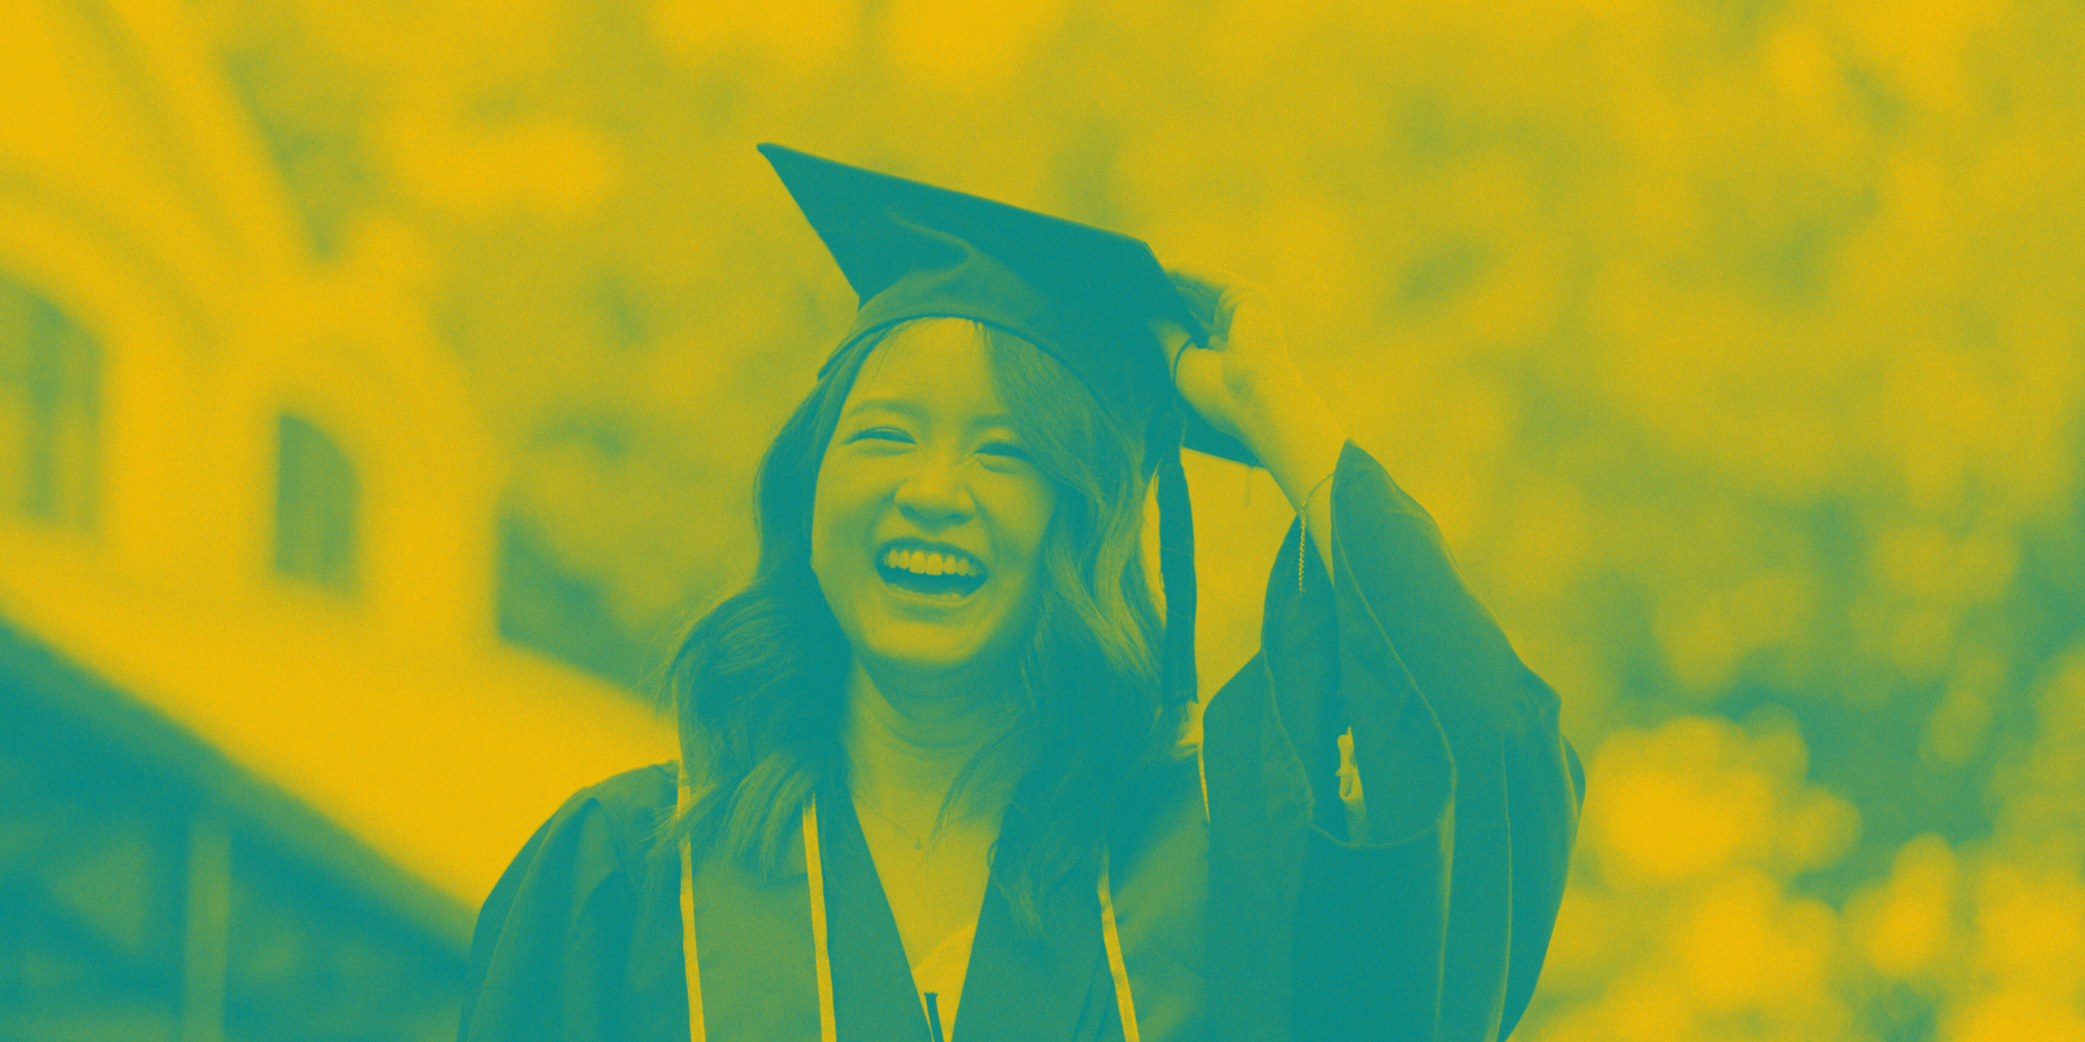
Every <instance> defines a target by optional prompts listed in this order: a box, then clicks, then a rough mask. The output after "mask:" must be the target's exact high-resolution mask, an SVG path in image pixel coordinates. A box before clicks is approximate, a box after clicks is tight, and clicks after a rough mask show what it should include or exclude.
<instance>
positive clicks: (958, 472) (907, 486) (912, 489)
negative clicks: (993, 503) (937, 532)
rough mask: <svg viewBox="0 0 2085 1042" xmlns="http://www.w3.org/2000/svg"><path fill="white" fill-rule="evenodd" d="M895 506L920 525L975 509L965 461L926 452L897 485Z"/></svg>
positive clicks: (944, 521) (954, 518) (962, 515)
mask: <svg viewBox="0 0 2085 1042" xmlns="http://www.w3.org/2000/svg"><path fill="white" fill-rule="evenodd" d="M895 498H896V500H897V504H898V509H900V510H902V511H904V512H905V514H906V516H907V517H910V518H911V519H912V520H914V521H916V522H919V523H921V524H927V525H935V526H939V525H945V524H949V523H951V522H957V521H962V520H963V519H965V518H967V517H969V516H970V515H971V514H972V513H975V512H976V509H977V504H976V502H975V501H973V500H972V499H971V498H970V482H969V480H968V478H967V477H966V475H965V474H964V461H963V460H962V459H959V458H951V457H949V456H948V455H947V454H945V453H929V454H925V458H923V459H922V461H921V464H920V467H919V469H918V470H916V471H914V472H913V473H912V475H911V476H910V477H908V478H906V479H905V481H904V482H903V483H902V484H900V485H899V486H898V491H897V494H896V497H895Z"/></svg>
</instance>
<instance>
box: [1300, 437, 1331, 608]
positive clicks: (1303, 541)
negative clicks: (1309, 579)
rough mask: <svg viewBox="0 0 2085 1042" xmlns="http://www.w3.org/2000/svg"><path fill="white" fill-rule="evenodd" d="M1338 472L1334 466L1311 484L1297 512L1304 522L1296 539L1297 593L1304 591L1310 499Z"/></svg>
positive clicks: (1315, 496) (1308, 542)
mask: <svg viewBox="0 0 2085 1042" xmlns="http://www.w3.org/2000/svg"><path fill="white" fill-rule="evenodd" d="M1337 473H1339V468H1338V467H1337V466H1334V467H1333V468H1332V474H1327V475H1325V476H1324V477H1322V478H1319V479H1318V483H1317V484H1315V485H1312V486H1310V491H1309V492H1306V493H1304V494H1303V509H1302V510H1301V511H1299V512H1298V513H1297V517H1296V519H1297V520H1298V521H1300V522H1302V523H1303V534H1302V536H1301V538H1298V539H1297V540H1296V592H1297V593H1302V592H1303V549H1304V547H1307V546H1309V545H1310V501H1311V500H1313V499H1316V498H1317V495H1318V490H1319V489H1321V488H1324V487H1325V482H1327V481H1330V480H1332V475H1333V474H1337Z"/></svg>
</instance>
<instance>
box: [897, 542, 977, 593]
mask: <svg viewBox="0 0 2085 1042" xmlns="http://www.w3.org/2000/svg"><path fill="white" fill-rule="evenodd" d="M876 571H877V572H878V573H880V574H881V575H882V576H883V581H884V582H887V583H889V584H891V585H892V586H895V587H897V588H899V589H901V590H909V591H911V592H913V593H917V594H921V595H924V596H928V597H939V598H942V599H945V600H951V601H959V600H962V599H963V598H965V597H968V596H970V595H971V594H972V593H975V592H977V588H978V587H980V586H983V585H984V582H985V567H984V565H983V564H982V563H981V562H979V561H978V559H977V558H975V557H972V556H970V555H969V554H966V553H964V552H963V551H961V550H957V549H955V548H953V547H944V546H929V545H926V544H913V543H903V544H893V545H891V546H887V547H885V548H884V549H883V552H882V553H880V554H878V555H877V557H876Z"/></svg>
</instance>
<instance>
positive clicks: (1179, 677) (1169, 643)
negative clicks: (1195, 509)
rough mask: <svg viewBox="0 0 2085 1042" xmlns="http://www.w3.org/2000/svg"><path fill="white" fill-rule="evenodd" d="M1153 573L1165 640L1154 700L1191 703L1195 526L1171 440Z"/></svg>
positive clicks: (1162, 474)
mask: <svg viewBox="0 0 2085 1042" xmlns="http://www.w3.org/2000/svg"><path fill="white" fill-rule="evenodd" d="M1158 574H1159V581H1160V582H1162V583H1164V584H1165V596H1166V637H1165V650H1164V652H1163V653H1162V656H1161V658H1160V677H1159V683H1160V693H1159V697H1160V699H1161V701H1162V702H1163V703H1164V704H1165V706H1166V708H1168V709H1171V708H1174V707H1177V706H1181V705H1185V704H1187V703H1189V702H1192V701H1194V700H1195V699H1196V697H1197V695H1198V691H1197V689H1196V686H1195V524H1194V515H1193V513H1192V510H1191V508H1190V506H1189V504H1188V498H1187V474H1186V472H1184V471H1182V470H1181V469H1180V447H1179V444H1178V443H1177V442H1175V443H1174V444H1173V445H1172V447H1171V448H1169V449H1167V450H1166V453H1165V455H1163V456H1161V457H1160V458H1159V461H1158Z"/></svg>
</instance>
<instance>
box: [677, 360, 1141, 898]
mask: <svg viewBox="0 0 2085 1042" xmlns="http://www.w3.org/2000/svg"><path fill="white" fill-rule="evenodd" d="M921 321H934V320H928V319H921V320H914V321H913V322H906V323H899V324H897V325H895V326H892V327H890V328H888V329H885V330H881V331H879V332H874V333H870V334H868V335H865V336H863V337H862V338H861V339H860V340H858V341H857V342H856V343H854V344H853V345H851V346H849V347H848V348H847V349H846V350H845V351H844V352H843V353H842V354H841V356H840V358H839V359H838V360H837V361H836V363H835V364H834V365H832V366H831V367H830V368H829V369H828V370H827V372H826V373H825V374H824V376H823V377H822V378H821V379H820V380H819V383H818V386H817V387H816V388H814V389H813V390H812V391H811V393H810V394H809V395H808V396H807V397H806V398H805V399H804V401H803V402H802V404H800V405H799V406H798V407H797V409H796V412H795V413H794V414H793V415H792V416H791V417H790V418H789V421H788V422H787V423H785V424H784V425H783V427H782V430H781V432H780V433H779V434H777V435H776V436H775V440H774V442H773V443H772V444H771V445H769V446H768V450H767V454H766V455H765V456H764V457H763V458H762V461H761V466H760V474H759V479H758V481H759V485H758V493H757V498H756V502H757V503H758V507H759V532H760V559H759V564H758V566H757V567H756V569H755V571H754V575H753V578H752V579H751V581H749V582H748V583H747V584H746V586H745V588H744V589H742V590H740V591H739V592H738V593H736V594H734V595H733V596H731V597H730V598H728V599H726V600H725V601H723V602H722V603H720V604H718V605H717V606H716V607H715V608H713V609H711V610H710V611H709V612H708V613H707V614H706V615H704V616H703V617H702V618H701V619H699V620H698V621H697V622H696V623H695V624H694V626H693V627H692V628H691V629H690V630H689V632H688V635H687V637H686V638H685V639H684V640H683V641H682V642H681V645H680V650H679V652H678V653H677V654H676V655H675V656H674V658H673V660H672V662H671V663H670V664H669V666H668V668H667V673H666V682H667V686H668V691H669V693H670V694H671V696H672V698H673V701H674V704H675V707H676V711H677V714H678V717H679V724H680V733H681V748H682V751H683V756H684V758H686V759H687V760H688V761H689V762H688V770H689V772H690V775H691V778H692V780H693V783H694V785H695V787H696V790H697V791H698V792H703V793H705V794H704V795H703V796H702V797H701V798H700V799H699V800H698V801H697V802H696V804H695V806H694V807H692V808H691V809H690V811H689V812H688V813H687V814H685V815H683V816H681V817H679V818H677V819H675V820H674V821H672V822H669V823H668V825H667V826H666V827H665V828H664V829H662V830H661V838H662V839H664V840H666V841H667V842H665V843H662V845H661V848H662V850H664V849H671V848H672V847H674V846H676V845H677V841H678V839H679V837H681V836H683V835H685V836H688V837H689V838H690V839H692V840H693V841H694V842H695V844H696V849H698V850H705V851H707V850H712V849H715V846H716V845H718V844H721V845H722V850H723V852H724V853H726V854H728V855H729V856H730V857H732V858H734V859H736V860H738V861H739V862H740V863H741V864H743V865H745V866H746V867H748V868H751V869H755V870H758V871H760V872H762V873H763V874H765V875H767V876H768V877H769V878H774V877H775V876H776V875H778V874H779V873H780V871H781V870H782V867H783V858H784V855H785V852H786V851H787V850H788V849H789V838H790V835H791V832H792V830H793V829H794V828H795V825H796V820H797V815H798V814H799V813H800V812H801V809H802V807H803V805H804V802H805V801H806V800H807V799H808V798H809V797H810V796H811V794H812V793H814V792H817V791H819V790H820V789H821V788H824V787H827V786H828V783H831V782H834V781H838V780H842V779H844V778H845V777H846V753H845V751H844V750H843V748H842V747H841V741H840V735H841V729H842V726H843V723H844V719H845V697H844V685H845V681H846V676H847V670H848V667H849V665H850V663H851V650H850V647H849V645H848V642H847V639H846V637H845V636H844V635H843V634H842V633H841V630H840V627H839V623H838V622H837V621H836V620H835V619H834V618H833V615H832V611H831V609H830V608H829V607H828V606H827V604H826V601H825V597H824V594H823V592H822V591H821V590H820V588H819V585H818V581H817V579H816V577H815V576H814V575H813V574H812V571H811V517H812V506H813V503H812V498H813V492H814V490H815V488H816V486H817V481H818V470H819V466H820V464H821V463H822V461H823V459H824V456H825V450H826V446H827V444H828V443H829V442H830V441H831V440H832V436H833V431H834V429H835V428H836V427H837V426H838V423H839V415H840V409H841V406H842V404H843V403H844V402H845V401H846V398H847V393H848V391H849V390H850V389H851V388H852V386H853V384H854V380H855V377H856V375H857V374H858V373H859V372H860V371H861V367H862V363H863V361H864V359H866V358H867V357H868V355H869V353H870V352H871V351H873V350H875V348H876V347H877V346H878V345H879V344H881V343H883V342H885V341H887V340H889V339H890V338H892V337H894V336H897V335H900V334H901V333H903V332H904V331H905V330H906V329H907V328H909V327H911V326H912V325H914V324H916V323H917V322H921ZM971 325H972V326H973V327H974V329H975V330H976V331H977V334H978V336H979V337H980V338H981V340H982V342H983V344H984V346H985V348H986V351H987V355H988V358H989V360H990V364H991V365H990V367H991V372H992V379H993V384H994V389H995V390H997V391H998V393H999V396H1000V399H1001V400H1002V401H1003V402H1004V403H1005V404H1006V406H1007V409H1008V411H1009V413H1010V414H1011V415H1012V416H1013V426H1014V427H1015V430H1016V431H1017V432H1018V433H1019V434H1020V436H1021V438H1022V439H1023V441H1024V442H1025V443H1026V445H1027V446H1028V449H1029V454H1030V456H1031V458H1032V459H1033V460H1034V461H1035V464H1036V467H1037V468H1038V469H1039V470H1040V471H1041V472H1042V473H1043V474H1044V475H1045V476H1046V477H1047V478H1048V479H1049V480H1050V481H1052V482H1053V483H1054V484H1055V485H1056V488H1057V491H1058V495H1057V509H1056V511H1055V513H1054V514H1053V515H1052V517H1051V520H1050V523H1049V526H1048V527H1047V529H1046V530H1045V532H1044V534H1043V542H1042V548H1041V555H1040V562H1039V568H1040V572H1041V575H1040V580H1041V581H1040V582H1039V584H1038V604H1037V610H1036V612H1035V615H1034V620H1035V621H1034V632H1033V634H1032V636H1031V637H1030V638H1029V639H1028V640H1027V641H1025V642H1024V643H1023V644H1022V645H1021V646H1020V651H1019V653H1018V654H1019V659H1018V671H1017V674H1018V676H1019V678H1020V682H1019V684H1018V685H1016V689H1015V690H1014V691H1013V692H1011V696H1012V698H1013V699H1014V706H1013V708H1014V710H1015V713H1016V717H1015V719H1016V726H1015V728H1014V730H1013V732H1012V733H1010V734H1009V735H1008V736H1006V737H1005V738H1002V739H1001V740H1000V742H998V743H994V745H993V746H991V747H988V748H986V749H984V750H983V751H981V752H980V753H979V754H978V755H977V757H975V758H973V759H972V760H971V761H970V763H969V764H968V765H967V766H966V767H965V768H964V769H963V770H962V771H961V772H960V773H959V774H958V776H957V781H956V785H955V788H954V790H952V791H951V793H950V796H949V799H948V801H947V802H946V803H944V805H943V808H942V820H943V821H944V822H945V821H946V820H947V818H948V815H949V808H950V807H951V806H953V805H954V804H955V802H956V800H957V798H958V795H959V794H960V792H961V791H962V789H963V788H964V786H965V785H966V784H967V782H968V780H969V779H970V778H971V776H972V775H973V773H974V772H975V770H976V768H977V767H978V766H979V765H980V764H981V763H983V762H985V760H986V758H987V757H989V756H991V755H993V754H994V753H995V752H998V751H1000V748H1001V745H1002V743H1005V742H1009V741H1019V742H1022V743H1025V747H1026V751H1028V752H1030V753H1032V758H1031V759H1030V760H1029V761H1028V762H1029V763H1031V764H1032V766H1031V767H1029V769H1028V771H1027V773H1026V774H1025V775H1023V776H1022V777H1021V779H1020V780H1019V781H1018V783H1017V784H1016V785H1015V787H1014V790H1013V796H1012V800H1011V803H1010V804H1009V806H1008V808H1007V811H1006V816H1005V819H1004V823H1003V825H1002V830H1001V835H1002V837H1005V836H1009V835H1020V836H1024V837H1026V841H1025V842H1021V843H1016V844H1009V843H1006V842H1001V843H999V844H997V845H996V846H995V848H994V850H993V856H992V864H991V872H992V878H993V879H994V880H995V881H996V882H997V883H998V884H999V887H1000V890H1001V892H1002V893H1004V894H1005V895H1006V896H1007V898H1008V901H1009V903H1010V905H1011V906H1012V910H1013V912H1014V917H1015V921H1016V922H1017V923H1019V924H1020V925H1021V926H1022V927H1023V928H1024V929H1025V930H1027V931H1028V932H1030V933H1039V932H1040V930H1041V915H1040V908H1041V899H1042V894H1043V893H1044V891H1045V890H1047V889H1048V888H1049V887H1050V886H1051V885H1052V884H1053V883H1055V882H1056V881H1057V880H1058V879H1059V878H1061V877H1063V876H1065V875H1067V874H1068V873H1071V872H1073V871H1074V870H1076V869H1077V868H1079V866H1080V865H1081V864H1082V863H1086V862H1087V861H1088V859H1090V858H1091V857H1092V856H1093V855H1094V854H1095V853H1096V852H1097V850H1098V848H1099V846H1100V844H1101V842H1102V841H1103V838H1104V836H1105V832H1106V829H1107V826H1108V823H1109V820H1110V815H1111V812H1112V810H1113V808H1114V807H1115V806H1116V805H1117V803H1118V802H1119V798H1120V796H1121V794H1122V788H1123V786H1124V785H1125V784H1126V782H1127V780H1128V778H1129V777H1130V774H1131V771H1132V770H1133V768H1134V767H1135V766H1136V764H1137V763H1138V762H1140V761H1141V760H1143V759H1145V758H1147V757H1150V756H1153V755H1156V754H1159V753H1160V752H1161V751H1163V750H1164V749H1166V748H1167V747H1168V746H1170V744H1171V742H1172V740H1173V739H1174V737H1175V736H1176V734H1177V730H1178V727H1179V725H1180V723H1181V719H1180V714H1179V713H1178V712H1175V713H1171V714H1169V713H1164V712H1162V711H1161V708H1160V701H1159V690H1158V689H1159V670H1158V658H1159V656H1158V653H1157V649H1158V645H1159V640H1160V630H1161V623H1160V620H1159V616H1158V611H1157V609H1156V607H1155V606H1154V604H1153V601H1152V596H1151V590H1150V587H1149V585H1148V583H1147V582H1146V579H1145V570H1144V564H1143V559H1142V550H1141V542H1142V541H1141V532H1142V521H1143V508H1144V497H1145V490H1146V488H1147V486H1148V483H1149V480H1150V476H1151V475H1150V471H1149V469H1148V468H1147V467H1146V466H1145V465H1144V462H1143V461H1144V457H1145V452H1144V448H1145V445H1144V440H1145V438H1146V437H1147V436H1148V435H1149V433H1150V432H1148V431H1142V430H1129V429H1126V428H1125V427H1124V426H1123V425H1121V424H1120V423H1118V422H1117V421H1116V420H1115V419H1114V418H1113V417H1112V416H1110V415H1109V414H1108V413H1107V412H1105V411H1104V410H1103V409H1102V408H1101V406H1100V403H1099V401H1098V400H1097V399H1095V398H1094V396H1093V394H1092V392H1091V391H1089V390H1088V389H1087V388H1086V386H1085V385H1084V384H1083V383H1081V382H1080V381H1079V379H1078V378H1077V377H1075V376H1073V375H1072V374H1071V372H1070V371H1069V370H1067V369H1065V368H1064V366H1063V365H1062V364H1061V363H1059V362H1058V361H1057V360H1056V359H1054V358H1051V357H1050V356H1049V355H1048V354H1046V353H1044V352H1043V351H1042V350H1041V349H1039V348H1037V347H1036V346H1035V345H1034V344H1032V343H1030V342H1028V341H1027V340H1025V339H1023V338H1021V337H1019V336H1016V335H1014V334H1012V333H1008V332H1006V331H1004V330H1001V329H998V328H997V327H993V326H989V325H985V324H983V323H971ZM1016 825H1018V826H1019V827H1018V828H1016V827H1015V826H1016ZM938 828H939V826H938V825H937V829H938Z"/></svg>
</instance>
